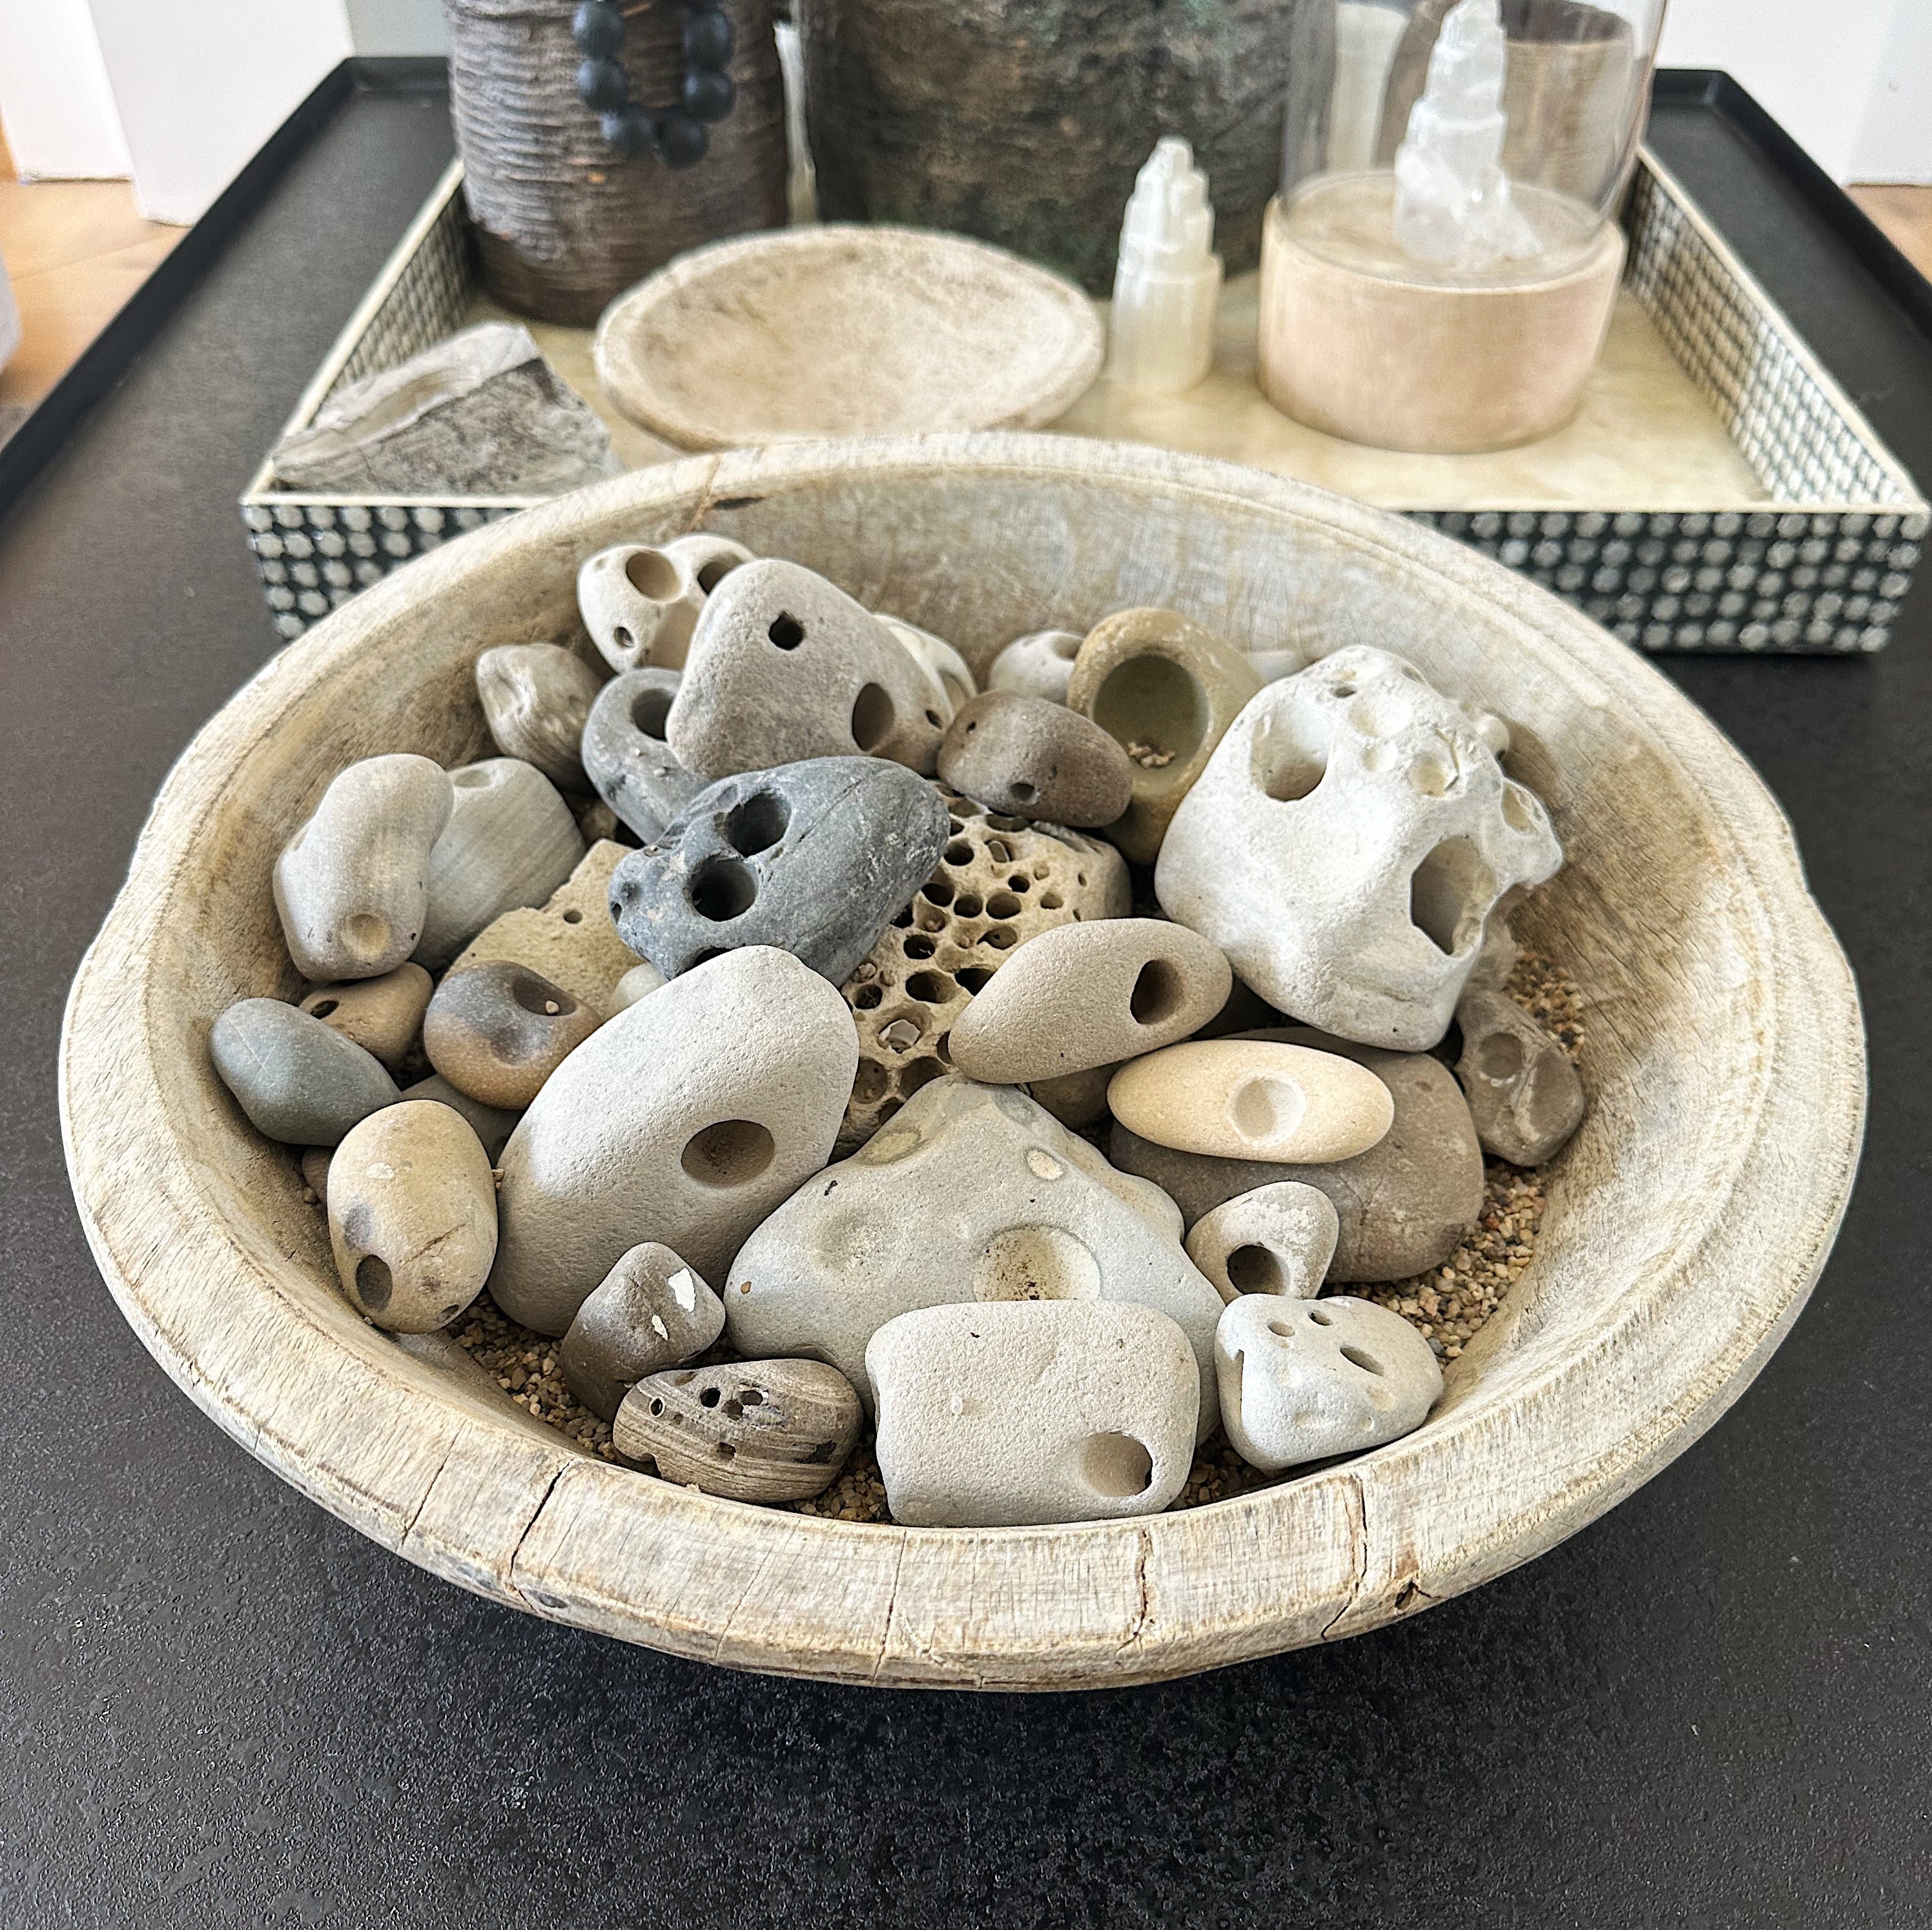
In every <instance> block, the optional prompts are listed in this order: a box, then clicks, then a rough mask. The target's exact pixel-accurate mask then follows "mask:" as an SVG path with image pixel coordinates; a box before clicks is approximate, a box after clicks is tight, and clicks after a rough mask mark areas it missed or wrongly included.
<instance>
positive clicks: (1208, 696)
mask: <svg viewBox="0 0 1932 1930" xmlns="http://www.w3.org/2000/svg"><path fill="white" fill-rule="evenodd" d="M1261 687H1262V680H1261V678H1260V676H1259V674H1257V672H1256V670H1255V668H1254V666H1253V665H1252V664H1251V663H1250V662H1249V661H1248V660H1247V658H1246V657H1245V656H1243V655H1242V654H1241V652H1240V651H1239V650H1236V649H1235V648H1234V647H1233V646H1232V644H1226V643H1224V642H1223V641H1222V640H1221V639H1220V638H1219V637H1217V635H1215V634H1214V632H1213V631H1211V630H1209V629H1204V628H1203V627H1202V626H1201V625H1200V624H1199V623H1193V622H1192V621H1190V620H1189V619H1188V618H1187V617H1183V616H1181V615H1180V614H1178V612H1176V611H1172V610H1123V611H1119V612H1118V613H1117V614H1115V615H1114V616H1112V617H1107V618H1106V619H1105V620H1103V622H1101V623H1097V624H1096V625H1095V626H1094V628H1093V629H1091V630H1090V631H1088V633H1087V640H1086V641H1085V643H1083V644H1082V645H1081V646H1080V654H1079V656H1077V657H1076V658H1075V659H1074V660H1073V674H1071V675H1070V677H1068V679H1067V703H1068V704H1069V705H1070V707H1072V708H1073V709H1074V710H1077V711H1079V713H1081V714H1082V716H1088V717H1091V718H1092V719H1093V720H1094V722H1095V723H1097V725H1100V728H1101V729H1102V730H1103V731H1106V733H1107V734H1108V735H1109V737H1112V738H1113V739H1114V740H1115V742H1116V743H1118V744H1119V745H1120V746H1121V749H1123V750H1124V751H1125V752H1126V753H1127V758H1128V761H1129V762H1130V763H1131V764H1133V767H1134V772H1133V801H1132V802H1131V803H1130V804H1129V805H1128V806H1127V810H1126V812H1125V813H1124V815H1122V816H1121V818H1119V819H1118V821H1116V822H1115V823H1114V824H1112V825H1111V826H1110V827H1109V830H1108V833H1107V835H1108V836H1109V837H1110V838H1111V839H1112V840H1113V842H1115V844H1117V845H1119V846H1120V848H1121V850H1122V851H1124V852H1125V853H1126V854H1127V857H1129V858H1130V859H1131V860H1133V863H1136V864H1152V863H1154V860H1155V859H1156V858H1157V857H1159V856H1160V847H1161V842H1162V840H1163V839H1164V838H1165V837H1166V836H1167V827H1168V824H1169V821H1170V820H1171V819H1172V818H1173V816H1174V814H1175V812H1176V811H1177V810H1178V809H1179V808H1180V806H1181V800H1182V799H1183V798H1184V797H1186V796H1187V794H1188V792H1189V791H1190V790H1191V789H1192V788H1193V785H1194V782H1195V780H1196V779H1197V778H1198V777H1199V776H1200V775H1201V773H1202V772H1203V771H1204V770H1206V769H1207V768H1208V759H1209V758H1211V757H1212V756H1213V755H1214V749H1215V746H1217V744H1219V743H1220V741H1221V740H1222V738H1223V737H1224V736H1225V735H1226V733H1227V731H1228V728H1229V725H1232V723H1233V722H1234V721H1235V719H1236V717H1238V716H1239V715H1240V714H1241V707H1242V706H1243V705H1244V704H1246V703H1247V701H1248V700H1249V698H1251V697H1253V695H1254V694H1255V693H1256V692H1257V691H1258V690H1259V689H1261Z"/></svg>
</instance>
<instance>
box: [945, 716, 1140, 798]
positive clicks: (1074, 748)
mask: <svg viewBox="0 0 1932 1930" xmlns="http://www.w3.org/2000/svg"><path fill="white" fill-rule="evenodd" d="M939 775H940V776H941V779H943V780H944V782H946V783H947V784H950V785H952V787H953V789H954V790H955V791H963V792H964V793H965V795H966V796H967V797H971V798H974V799H975V800H977V801H978V802H979V803H981V804H983V805H985V806H986V808H987V809H989V810H991V811H1004V812H1010V813H1012V814H1013V815H1014V816H1016V817H1020V818H1044V819H1046V821H1049V823H1052V824H1072V825H1078V826H1085V827H1087V828H1088V829H1090V830H1092V829H1096V828H1097V827H1100V826H1101V825H1103V824H1112V822H1113V821H1114V820H1115V818H1118V816H1119V815H1121V812H1123V811H1124V810H1125V809H1127V806H1128V804H1129V803H1130V801H1131V800H1132V799H1133V794H1134V767H1133V764H1131V763H1130V761H1128V758H1127V752H1125V751H1124V750H1123V749H1121V746H1119V745H1118V743H1115V741H1114V740H1113V739H1112V737H1109V736H1108V734H1106V731H1103V730H1102V729H1101V728H1100V725H1097V723H1095V722H1094V720H1093V719H1091V717H1083V716H1081V714H1080V713H1079V711H1077V710H1069V709H1068V708H1067V706H1066V705H1065V704H1055V703H1053V702H1052V701H1050V700H1049V699H1048V698H1044V697H1025V696H1022V695H1020V694H1019V692H1016V691H1011V690H989V691H986V692H984V693H983V694H982V695H980V696H978V697H976V698H973V699H972V701H971V702H970V703H967V704H962V705H961V706H960V707H959V713H958V714H957V715H956V716H955V717H954V718H953V722H951V723H950V725H947V731H946V737H945V740H944V743H941V746H939Z"/></svg>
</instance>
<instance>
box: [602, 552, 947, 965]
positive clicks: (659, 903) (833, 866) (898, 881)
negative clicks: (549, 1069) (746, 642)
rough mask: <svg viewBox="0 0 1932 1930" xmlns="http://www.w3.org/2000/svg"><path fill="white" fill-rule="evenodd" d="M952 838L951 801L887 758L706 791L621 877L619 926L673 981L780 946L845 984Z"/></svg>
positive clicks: (782, 769) (615, 888) (821, 763)
mask: <svg viewBox="0 0 1932 1930" xmlns="http://www.w3.org/2000/svg"><path fill="white" fill-rule="evenodd" d="M747 567H749V566H747ZM894 647H895V649H896V648H897V646H896V645H895V646H894ZM644 674H649V673H644ZM951 832H952V823H951V820H950V818H948V817H947V811H946V806H945V803H944V800H942V799H941V797H940V795H939V794H938V792H937V791H935V790H934V789H933V788H932V785H929V784H928V783H926V782H924V781H923V780H922V779H920V778H918V777H916V776H913V773H911V772H910V771H909V770H906V769H905V768H904V767H903V766H901V765H899V764H888V763H886V761H884V760H883V758H807V759H805V761H803V762H802V763H800V764H781V765H779V766H778V767H777V769H775V770H758V771H747V772H745V773H743V774H742V776H736V777H727V778H726V779H724V780H723V782H721V783H718V784H714V785H712V786H711V788H709V790H708V791H703V792H701V793H700V794H699V795H698V796H697V797H696V798H694V800H692V801H691V803H690V805H689V806H687V807H686V809H685V812H684V813H683V815H682V816H681V817H679V818H678V819H677V821H676V822H675V823H674V824H670V825H669V826H667V827H666V828H665V830H664V832H663V833H662V834H661V836H659V837H658V838H657V839H655V840H653V841H652V842H650V843H649V844H647V845H645V847H644V848H643V850H642V851H633V852H632V853H631V854H630V856H629V857H627V858H625V860H623V862H622V863H621V864H619V866H618V867H617V869H616V871H615V872H613V874H612V875H611V879H610V916H611V918H612V920H613V922H614V923H615V924H616V927H617V935H618V936H619V938H622V940H623V941H624V943H625V944H626V945H628V947H630V948H631V950H632V951H634V952H637V953H640V954H642V956H644V957H645V958H646V959H649V961H650V962H651V963H652V965H655V966H656V967H657V968H658V970H659V971H661V972H662V973H663V974H664V976H665V977H667V978H671V979H674V978H676V977H677V976H678V974H679V973H680V972H686V971H690V969H691V967H692V966H693V965H697V964H700V963H701V962H703V960H704V959H707V958H710V957H712V956H715V954H717V953H719V952H722V951H730V950H735V949H736V948H737V947H739V946H742V945H775V946H777V947H779V949H780V950H783V951H787V952H790V953H791V954H792V956H793V957H795V958H797V959H802V960H803V961H804V962H805V964H807V965H809V966H810V967H811V968H812V970H813V971H815V972H818V973H820V974H823V976H824V977H826V978H829V980H831V981H832V983H833V984H834V985H838V984H841V983H843V982H844V980H846V979H847V977H850V975H851V973H852V971H853V968H854V967H855V966H856V965H857V964H858V962H859V960H860V959H862V958H863V957H864V956H865V954H866V953H868V952H869V951H870V950H871V948H872V947H873V946H874V944H876V943H877V940H878V938H879V935H880V932H883V931H884V929H886V926H887V925H889V923H891V922H892V919H893V917H894V916H895V914H897V913H898V911H901V909H902V908H904V906H905V905H906V904H907V902H909V901H910V899H911V897H912V895H913V893H914V892H915V891H916V890H918V889H919V886H920V885H921V884H923V883H924V882H925V881H926V879H927V878H930V877H931V876H932V873H933V870H934V868H935V866H937V865H938V863H939V860H940V859H941V856H942V855H943V854H944V852H945V850H946V843H947V839H948V837H949V836H950V835H951Z"/></svg>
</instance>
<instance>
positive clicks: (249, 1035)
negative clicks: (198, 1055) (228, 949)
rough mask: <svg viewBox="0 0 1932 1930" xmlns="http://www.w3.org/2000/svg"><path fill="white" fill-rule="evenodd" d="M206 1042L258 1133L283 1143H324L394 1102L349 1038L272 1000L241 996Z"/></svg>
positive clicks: (385, 1079) (378, 1071)
mask: <svg viewBox="0 0 1932 1930" xmlns="http://www.w3.org/2000/svg"><path fill="white" fill-rule="evenodd" d="M208 1044H209V1047H210V1049H211V1051H212V1052H213V1053H214V1069H215V1070H216V1071H217V1072H218V1073H220V1075H221V1079H222V1083H223V1085H226V1087H227V1088H228V1089H229V1091H230V1092H232V1093H233V1094H234V1095H235V1097H236V1098H237V1099H238V1100H240V1101H241V1104H242V1111H243V1112H245V1113H247V1114H248V1117H249V1119H250V1120H251V1122H252V1123H253V1124H254V1127H255V1129H256V1130H257V1131H258V1132H261V1133H266V1134H267V1135H268V1136H269V1138H270V1139H280V1140H281V1141H282V1142H283V1143H284V1145H291V1146H332V1145H335V1144H336V1143H337V1142H338V1140H340V1139H341V1138H342V1136H344V1133H347V1132H348V1131H349V1130H350V1128H351V1127H353V1126H355V1125H356V1124H358V1123H359V1121H362V1120H364V1119H365V1118H368V1115H370V1114H371V1113H372V1112H377V1111H379V1110H380V1109H381V1108H382V1107H383V1106H393V1105H394V1104H395V1103H396V1099H397V1092H396V1082H395V1080H394V1079H392V1078H391V1077H390V1076H389V1074H388V1073H386V1072H385V1071H384V1070H383V1067H382V1065H381V1064H380V1062H379V1061H377V1059H376V1058H374V1056H373V1055H371V1054H370V1053H368V1052H365V1051H364V1050H363V1049H362V1047H361V1046H359V1045H358V1044H356V1042H355V1040H353V1039H351V1038H350V1037H347V1035H345V1034H343V1033H341V1032H338V1031H336V1030H335V1028H334V1027H332V1026H330V1025H325V1024H324V1023H323V1021H322V1020H321V1019H313V1018H311V1017H310V1016H309V1015H308V1013H306V1012H299V1011H297V1010H296V1008H295V1007H293V1005H285V1004H283V1002H282V1001H281V1000H280V999H279V998H244V999H242V1000H241V1001H239V1003H237V1004H233V1005H231V1006H229V1008H228V1009H227V1010H226V1011H225V1012H224V1013H222V1015H221V1016H220V1018H218V1019H216V1020H215V1022H214V1030H213V1031H212V1032H211V1034H210V1035H209V1038H208Z"/></svg>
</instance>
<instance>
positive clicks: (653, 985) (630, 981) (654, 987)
mask: <svg viewBox="0 0 1932 1930" xmlns="http://www.w3.org/2000/svg"><path fill="white" fill-rule="evenodd" d="M669 983H670V980H669V979H667V978H666V977H664V974H663V973H662V972H661V971H658V968H657V967H656V966H655V965H652V963H651V962H650V960H649V959H645V960H644V961H643V963H642V964H641V965H633V966H631V968H630V970H629V971H627V972H626V973H625V974H624V976H623V977H622V978H620V979H619V980H618V981H617V988H616V991H615V992H613V993H612V995H611V1003H612V1004H613V1005H614V1006H615V1007H616V1010H618V1011H619V1012H621V1011H622V1010H624V1008H625V1007H626V1006H629V1005H634V1004H637V1001H638V1000H639V999H640V998H649V996H650V995H651V994H652V992H661V991H662V990H663V989H664V987H665V986H667V985H668V984H669Z"/></svg>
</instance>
